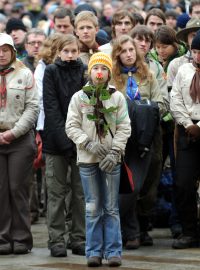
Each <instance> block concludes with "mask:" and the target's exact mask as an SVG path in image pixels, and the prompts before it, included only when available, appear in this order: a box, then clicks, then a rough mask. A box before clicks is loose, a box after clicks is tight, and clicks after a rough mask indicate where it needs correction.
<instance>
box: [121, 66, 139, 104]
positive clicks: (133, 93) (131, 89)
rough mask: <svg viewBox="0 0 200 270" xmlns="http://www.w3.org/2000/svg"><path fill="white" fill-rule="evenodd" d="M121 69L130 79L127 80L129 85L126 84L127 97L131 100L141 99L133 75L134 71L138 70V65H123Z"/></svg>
mask: <svg viewBox="0 0 200 270" xmlns="http://www.w3.org/2000/svg"><path fill="white" fill-rule="evenodd" d="M121 71H122V73H125V74H128V80H127V85H126V95H127V97H128V98H129V99H130V100H140V99H141V96H140V92H139V89H138V85H137V83H136V81H135V79H134V78H133V76H132V73H136V72H137V68H136V67H131V68H127V67H123V66H122V67H121Z"/></svg>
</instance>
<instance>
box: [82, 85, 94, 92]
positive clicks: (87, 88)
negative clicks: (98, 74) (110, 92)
mask: <svg viewBox="0 0 200 270" xmlns="http://www.w3.org/2000/svg"><path fill="white" fill-rule="evenodd" d="M83 90H84V91H85V92H88V93H93V92H94V90H95V89H94V88H93V87H92V86H91V85H86V86H83Z"/></svg>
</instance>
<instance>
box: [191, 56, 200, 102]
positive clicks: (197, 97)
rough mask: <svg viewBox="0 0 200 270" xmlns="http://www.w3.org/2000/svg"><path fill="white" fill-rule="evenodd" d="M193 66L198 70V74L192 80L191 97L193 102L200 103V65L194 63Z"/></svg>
mask: <svg viewBox="0 0 200 270" xmlns="http://www.w3.org/2000/svg"><path fill="white" fill-rule="evenodd" d="M192 64H193V66H194V67H195V68H196V72H195V73H194V76H193V78H192V82H191V85H190V96H191V98H192V101H193V102H197V101H199V102H200V65H199V64H197V63H195V62H194V61H193V62H192Z"/></svg>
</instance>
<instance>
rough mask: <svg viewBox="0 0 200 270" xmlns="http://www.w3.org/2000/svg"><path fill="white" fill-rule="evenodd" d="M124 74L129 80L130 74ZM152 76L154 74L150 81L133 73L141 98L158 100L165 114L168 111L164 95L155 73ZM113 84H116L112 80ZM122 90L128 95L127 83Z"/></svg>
mask: <svg viewBox="0 0 200 270" xmlns="http://www.w3.org/2000/svg"><path fill="white" fill-rule="evenodd" d="M122 76H123V77H124V79H125V81H126V82H127V80H128V74H123V75H122ZM152 76H153V79H152V81H148V80H141V79H139V78H138V77H137V76H135V75H133V77H134V79H135V80H136V83H137V85H138V87H139V92H140V95H141V98H142V99H149V100H152V101H155V102H157V103H158V106H159V109H160V114H161V115H163V114H164V113H165V112H166V111H165V106H164V101H163V97H162V94H161V92H160V88H159V85H158V82H157V80H156V78H155V76H154V74H153V75H152ZM112 84H114V82H113V81H112ZM120 91H121V92H122V93H123V94H124V96H126V84H125V85H124V87H123V88H122V89H120Z"/></svg>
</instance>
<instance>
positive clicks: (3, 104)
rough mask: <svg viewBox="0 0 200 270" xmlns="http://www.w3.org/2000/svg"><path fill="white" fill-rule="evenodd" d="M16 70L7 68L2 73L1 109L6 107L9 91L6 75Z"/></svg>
mask: <svg viewBox="0 0 200 270" xmlns="http://www.w3.org/2000/svg"><path fill="white" fill-rule="evenodd" d="M13 70H14V68H11V67H10V68H7V69H4V70H1V71H0V75H1V84H0V108H2V107H6V99H7V91H6V75H7V74H8V73H10V72H11V71H13Z"/></svg>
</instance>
